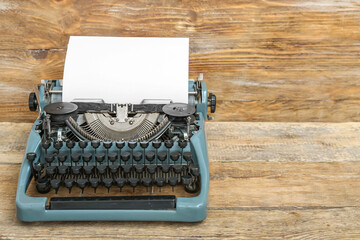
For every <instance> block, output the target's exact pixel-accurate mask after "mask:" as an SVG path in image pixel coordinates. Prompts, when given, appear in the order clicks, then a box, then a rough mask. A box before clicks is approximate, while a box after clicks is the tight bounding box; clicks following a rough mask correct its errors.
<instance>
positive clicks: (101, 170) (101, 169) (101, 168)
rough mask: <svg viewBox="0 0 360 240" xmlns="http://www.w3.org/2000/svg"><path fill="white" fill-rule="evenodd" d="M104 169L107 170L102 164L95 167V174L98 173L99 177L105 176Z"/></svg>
mask: <svg viewBox="0 0 360 240" xmlns="http://www.w3.org/2000/svg"><path fill="white" fill-rule="evenodd" d="M106 168H107V166H106V165H105V164H102V165H99V166H97V167H96V169H97V172H98V173H99V174H100V175H104V174H105V172H106Z"/></svg>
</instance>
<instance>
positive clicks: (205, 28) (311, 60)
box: [0, 0, 360, 122]
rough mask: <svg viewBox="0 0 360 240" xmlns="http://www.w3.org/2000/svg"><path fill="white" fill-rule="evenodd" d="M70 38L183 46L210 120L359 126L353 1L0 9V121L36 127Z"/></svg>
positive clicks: (359, 60)
mask: <svg viewBox="0 0 360 240" xmlns="http://www.w3.org/2000/svg"><path fill="white" fill-rule="evenodd" d="M70 35H99V36H123V37H126V36H129V37H130V36H132V37H134V36H136V37H145V36H146V37H151V36H153V37H189V38H190V39H191V40H190V44H191V49H190V77H196V76H197V74H198V73H200V72H203V73H204V77H205V80H206V81H207V83H208V88H209V89H211V90H212V91H213V92H214V93H215V94H216V95H217V97H218V111H217V113H216V114H215V119H216V120H217V121H334V122H338V121H359V120H360V112H359V109H360V1H337V0H318V1H305V0H279V1H271V0H268V1H266V0H263V1H255V0H238V1H237V0H231V1H217V0H210V1H195V0H191V1H176V0H169V1H165V0H163V1H159V0H143V1H139V0H138V1H133V0H128V1H111V0H93V1H88V0H82V1H67V0H63V1H61V0H59V1H48V0H44V1H28V0H26V1H25V0H24V1H20V0H5V1H0V121H12V122H32V121H33V120H34V119H35V117H36V114H34V113H31V112H29V111H28V109H27V97H28V93H29V92H30V91H31V89H32V85H33V84H37V83H39V81H40V79H46V78H62V71H63V65H64V58H65V53H66V45H67V41H68V38H69V36H70Z"/></svg>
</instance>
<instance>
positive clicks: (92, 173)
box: [26, 140, 200, 193]
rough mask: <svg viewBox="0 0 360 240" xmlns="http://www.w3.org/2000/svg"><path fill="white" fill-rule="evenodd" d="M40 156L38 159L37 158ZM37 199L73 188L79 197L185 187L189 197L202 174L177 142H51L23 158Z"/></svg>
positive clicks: (188, 151) (187, 146)
mask: <svg viewBox="0 0 360 240" xmlns="http://www.w3.org/2000/svg"><path fill="white" fill-rule="evenodd" d="M37 155H40V156H37ZM26 157H27V160H28V161H29V163H30V166H31V171H32V175H33V176H34V179H35V181H36V189H37V191H38V192H39V193H48V192H49V191H50V190H52V189H53V191H55V193H57V192H58V191H59V189H60V188H66V189H67V190H68V191H69V193H70V192H71V191H72V189H73V188H75V187H77V188H80V189H81V192H82V193H83V192H84V191H85V189H86V191H89V190H88V189H89V187H90V188H92V189H93V191H94V192H96V189H97V188H98V187H100V186H103V187H105V188H107V190H108V191H110V189H111V188H117V189H119V191H122V189H123V188H124V187H125V186H130V187H131V188H132V190H133V191H135V189H136V188H137V187H140V186H142V187H145V188H146V191H148V189H149V188H150V187H154V186H155V187H158V188H159V191H161V188H162V187H164V186H166V185H168V186H171V187H172V190H174V187H175V186H178V185H183V186H184V187H185V190H186V191H187V192H189V193H196V192H198V191H199V186H200V169H199V167H198V166H197V162H196V159H195V157H194V155H193V154H192V152H191V149H190V144H189V143H188V142H187V141H184V140H180V141H176V142H173V141H172V140H165V141H163V142H162V141H160V140H153V141H152V142H124V141H118V142H102V141H98V140H94V141H91V142H87V141H80V142H72V141H68V142H62V141H57V142H50V141H44V142H42V144H41V153H40V154H36V153H27V155H26Z"/></svg>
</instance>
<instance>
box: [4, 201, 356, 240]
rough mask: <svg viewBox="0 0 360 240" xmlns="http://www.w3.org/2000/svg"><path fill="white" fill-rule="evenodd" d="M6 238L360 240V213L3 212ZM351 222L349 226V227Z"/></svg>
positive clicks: (334, 210) (343, 210)
mask: <svg viewBox="0 0 360 240" xmlns="http://www.w3.org/2000/svg"><path fill="white" fill-rule="evenodd" d="M1 212H2V214H1V215H0V220H1V222H2V224H1V226H0V230H1V235H0V236H1V237H2V238H4V239H8V238H10V239H11V238H21V239H47V238H51V239H85V238H91V239H100V238H101V239H115V238H121V239H154V238H156V239H219V238H221V239H358V238H359V237H360V231H359V226H360V225H359V221H358V219H359V217H360V208H357V207H356V208H354V207H349V208H331V209H304V210H301V209H297V208H295V209H273V210H270V209H256V210H249V209H241V208H239V209H210V210H209V212H208V218H207V219H205V220H204V221H203V222H201V223H168V222H61V223H59V222H42V223H22V222H20V221H18V220H17V219H16V217H15V213H14V211H13V210H10V211H9V210H1ZM344 220H346V223H344Z"/></svg>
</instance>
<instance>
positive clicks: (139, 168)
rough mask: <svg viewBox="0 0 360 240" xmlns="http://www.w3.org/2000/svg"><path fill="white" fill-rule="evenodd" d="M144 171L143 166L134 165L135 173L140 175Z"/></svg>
mask: <svg viewBox="0 0 360 240" xmlns="http://www.w3.org/2000/svg"><path fill="white" fill-rule="evenodd" d="M144 169H145V166H144V165H142V164H136V165H135V170H136V172H137V173H142V172H143V171H144Z"/></svg>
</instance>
